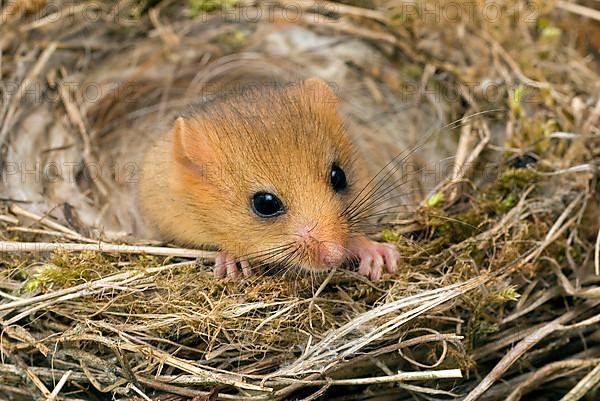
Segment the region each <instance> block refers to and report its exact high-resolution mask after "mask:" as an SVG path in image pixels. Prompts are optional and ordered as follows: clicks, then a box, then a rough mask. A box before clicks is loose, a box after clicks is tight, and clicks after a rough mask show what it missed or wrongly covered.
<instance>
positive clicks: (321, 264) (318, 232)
mask: <svg viewBox="0 0 600 401" xmlns="http://www.w3.org/2000/svg"><path fill="white" fill-rule="evenodd" d="M337 231H339V230H332V229H329V230H328V229H326V228H325V227H323V226H322V225H320V224H313V225H306V224H303V225H301V226H300V228H299V229H298V230H297V232H296V234H297V241H298V245H299V246H301V247H303V249H304V250H305V251H306V254H307V255H308V256H309V257H310V260H311V261H312V262H313V263H314V264H315V265H316V266H314V267H316V268H322V269H331V268H334V267H337V266H339V265H340V264H342V262H343V261H344V258H345V252H344V250H345V248H344V244H343V237H342V236H341V235H340V233H339V232H337Z"/></svg>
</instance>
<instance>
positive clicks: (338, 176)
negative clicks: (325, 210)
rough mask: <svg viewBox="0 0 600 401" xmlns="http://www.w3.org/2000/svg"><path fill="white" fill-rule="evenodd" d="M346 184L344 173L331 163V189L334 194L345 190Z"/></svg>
mask: <svg viewBox="0 0 600 401" xmlns="http://www.w3.org/2000/svg"><path fill="white" fill-rule="evenodd" d="M347 186H348V182H347V181H346V173H344V170H342V169H341V167H340V166H338V165H337V164H335V163H333V165H332V166H331V187H332V188H333V190H334V191H335V192H340V191H343V190H344V189H346V187H347Z"/></svg>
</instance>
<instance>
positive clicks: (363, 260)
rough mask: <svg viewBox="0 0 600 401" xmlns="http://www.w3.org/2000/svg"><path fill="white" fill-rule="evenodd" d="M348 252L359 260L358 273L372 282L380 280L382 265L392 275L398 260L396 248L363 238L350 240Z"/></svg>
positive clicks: (398, 254)
mask: <svg viewBox="0 0 600 401" xmlns="http://www.w3.org/2000/svg"><path fill="white" fill-rule="evenodd" d="M349 250H350V252H352V254H353V255H354V256H356V257H357V258H358V259H359V260H360V264H359V265H358V272H359V273H360V274H362V275H363V276H365V277H368V278H369V279H371V280H373V281H377V280H379V279H380V278H381V275H382V274H383V266H384V265H385V266H386V269H387V271H388V272H390V273H394V272H395V271H396V267H397V266H398V261H399V260H400V253H399V252H398V250H397V249H396V246H394V245H392V244H384V243H381V242H376V241H373V240H370V239H368V238H367V237H365V236H359V237H355V238H353V239H351V240H350V243H349Z"/></svg>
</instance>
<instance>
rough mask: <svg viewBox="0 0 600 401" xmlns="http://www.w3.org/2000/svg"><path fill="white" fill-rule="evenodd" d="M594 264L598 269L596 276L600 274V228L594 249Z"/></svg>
mask: <svg viewBox="0 0 600 401" xmlns="http://www.w3.org/2000/svg"><path fill="white" fill-rule="evenodd" d="M594 266H595V270H596V276H600V228H599V229H598V235H596V246H595V251H594Z"/></svg>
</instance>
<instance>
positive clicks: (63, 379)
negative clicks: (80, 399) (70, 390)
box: [46, 370, 73, 401]
mask: <svg viewBox="0 0 600 401" xmlns="http://www.w3.org/2000/svg"><path fill="white" fill-rule="evenodd" d="M71 373H73V371H71V370H69V371H66V372H65V373H64V374H63V375H62V377H61V378H60V380H59V381H58V383H57V384H56V387H54V390H52V394H50V396H49V397H48V398H46V401H54V400H55V399H56V397H57V396H58V393H60V390H62V388H63V387H64V386H65V384H66V383H67V380H68V379H69V376H71Z"/></svg>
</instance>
